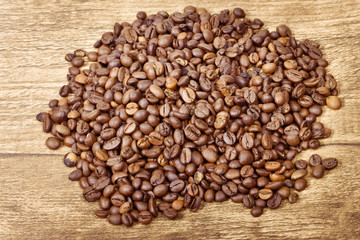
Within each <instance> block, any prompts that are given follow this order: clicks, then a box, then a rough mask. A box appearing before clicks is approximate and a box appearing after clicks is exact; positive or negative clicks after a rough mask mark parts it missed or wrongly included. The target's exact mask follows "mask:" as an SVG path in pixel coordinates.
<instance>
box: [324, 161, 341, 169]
mask: <svg viewBox="0 0 360 240" xmlns="http://www.w3.org/2000/svg"><path fill="white" fill-rule="evenodd" d="M322 164H323V166H324V167H325V169H326V170H331V169H334V168H336V166H337V165H338V160H337V159H336V158H326V159H324V160H323V161H322Z"/></svg>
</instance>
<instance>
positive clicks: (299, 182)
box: [294, 178, 307, 192]
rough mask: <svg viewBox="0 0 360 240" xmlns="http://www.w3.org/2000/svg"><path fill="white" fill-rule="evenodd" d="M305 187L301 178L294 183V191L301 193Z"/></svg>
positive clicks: (304, 181) (305, 183) (304, 182)
mask: <svg viewBox="0 0 360 240" xmlns="http://www.w3.org/2000/svg"><path fill="white" fill-rule="evenodd" d="M306 187H307V181H306V180H305V179H303V178H300V179H297V180H296V181H295V183H294V188H295V190H297V191H299V192H301V191H302V190H304V189H305V188H306Z"/></svg>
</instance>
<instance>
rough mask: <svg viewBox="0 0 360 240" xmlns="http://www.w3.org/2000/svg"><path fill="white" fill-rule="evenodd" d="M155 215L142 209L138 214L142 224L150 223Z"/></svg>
mask: <svg viewBox="0 0 360 240" xmlns="http://www.w3.org/2000/svg"><path fill="white" fill-rule="evenodd" d="M152 219H153V217H152V215H151V213H150V212H149V211H140V213H139V216H138V219H137V220H138V221H139V222H140V223H142V224H149V223H151V221H152Z"/></svg>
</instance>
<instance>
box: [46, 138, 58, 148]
mask: <svg viewBox="0 0 360 240" xmlns="http://www.w3.org/2000/svg"><path fill="white" fill-rule="evenodd" d="M46 146H47V147H48V148H49V149H51V150H56V149H58V148H59V147H60V146H61V142H60V140H59V139H57V138H55V137H49V138H48V139H47V140H46Z"/></svg>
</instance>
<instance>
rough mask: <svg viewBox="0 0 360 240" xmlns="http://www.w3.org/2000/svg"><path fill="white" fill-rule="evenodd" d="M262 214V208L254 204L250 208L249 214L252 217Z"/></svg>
mask: <svg viewBox="0 0 360 240" xmlns="http://www.w3.org/2000/svg"><path fill="white" fill-rule="evenodd" d="M262 214H263V208H262V207H258V206H255V207H253V208H252V209H251V215H253V216H254V217H260V216H261V215H262Z"/></svg>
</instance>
